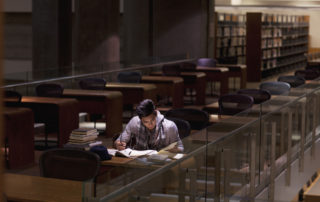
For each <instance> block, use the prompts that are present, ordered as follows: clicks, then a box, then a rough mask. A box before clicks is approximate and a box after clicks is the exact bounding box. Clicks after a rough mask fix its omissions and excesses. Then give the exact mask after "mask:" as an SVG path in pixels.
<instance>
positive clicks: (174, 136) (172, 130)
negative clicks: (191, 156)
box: [167, 122, 184, 153]
mask: <svg viewBox="0 0 320 202" xmlns="http://www.w3.org/2000/svg"><path fill="white" fill-rule="evenodd" d="M172 123H173V124H172V125H171V126H170V127H169V128H168V134H167V135H168V138H169V143H170V144H171V143H173V142H177V144H176V146H175V147H174V148H172V149H171V150H170V151H171V152H175V153H179V152H183V150H184V147H183V144H182V141H181V139H180V136H179V131H178V128H177V126H176V124H175V123H174V122H172Z"/></svg>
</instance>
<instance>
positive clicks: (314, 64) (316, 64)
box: [308, 58, 320, 66]
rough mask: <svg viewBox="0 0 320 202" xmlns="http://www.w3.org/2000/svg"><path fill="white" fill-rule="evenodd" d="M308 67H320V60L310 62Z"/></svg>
mask: <svg viewBox="0 0 320 202" xmlns="http://www.w3.org/2000/svg"><path fill="white" fill-rule="evenodd" d="M308 65H310V66H320V58H318V59H313V60H310V61H308Z"/></svg>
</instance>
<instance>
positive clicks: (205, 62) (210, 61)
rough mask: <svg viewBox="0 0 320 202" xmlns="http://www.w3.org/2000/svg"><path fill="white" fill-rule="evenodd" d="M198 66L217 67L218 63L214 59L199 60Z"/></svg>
mask: <svg viewBox="0 0 320 202" xmlns="http://www.w3.org/2000/svg"><path fill="white" fill-rule="evenodd" d="M197 64H198V66H203V67H216V65H217V61H216V60H215V59H213V58H199V59H198V61H197Z"/></svg>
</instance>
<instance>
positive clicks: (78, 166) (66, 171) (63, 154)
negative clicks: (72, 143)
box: [39, 148, 100, 181]
mask: <svg viewBox="0 0 320 202" xmlns="http://www.w3.org/2000/svg"><path fill="white" fill-rule="evenodd" d="M39 166H40V175H41V176H43V177H51V178H59V179H67V180H76V181H87V180H93V179H94V177H95V176H96V175H97V174H98V172H99V168H100V157H99V156H98V155H97V154H95V153H93V152H90V151H84V150H80V149H71V148H56V149H51V150H46V151H44V152H43V153H42V154H41V155H40V158H39Z"/></svg>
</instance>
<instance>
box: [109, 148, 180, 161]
mask: <svg viewBox="0 0 320 202" xmlns="http://www.w3.org/2000/svg"><path fill="white" fill-rule="evenodd" d="M175 145H176V143H173V144H171V145H169V146H167V147H165V148H163V149H162V150H160V151H156V150H134V149H131V148H126V149H124V150H117V149H113V148H108V153H109V154H110V155H112V156H118V157H125V158H134V159H137V160H138V161H143V162H145V163H147V162H149V163H155V164H163V163H165V162H168V161H171V160H172V159H175V160H176V159H180V158H182V157H183V156H184V155H183V154H182V153H172V152H170V149H171V148H173V147H174V146H175Z"/></svg>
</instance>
